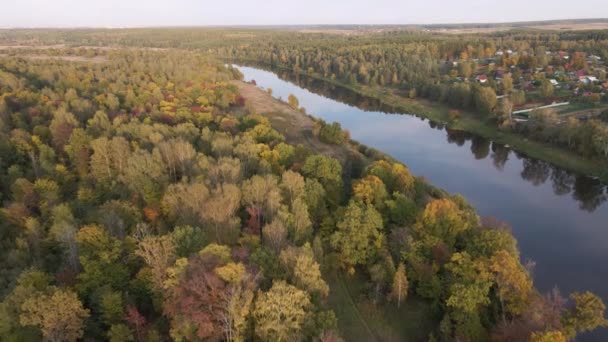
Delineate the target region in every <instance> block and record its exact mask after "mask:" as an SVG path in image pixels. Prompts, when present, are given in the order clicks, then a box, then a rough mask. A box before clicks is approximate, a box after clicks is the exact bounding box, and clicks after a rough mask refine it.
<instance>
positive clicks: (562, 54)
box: [557, 50, 570, 59]
mask: <svg viewBox="0 0 608 342" xmlns="http://www.w3.org/2000/svg"><path fill="white" fill-rule="evenodd" d="M557 55H558V56H560V57H561V58H563V59H569V58H570V56H569V55H568V53H567V52H566V51H563V50H561V51H559V52H558V53H557Z"/></svg>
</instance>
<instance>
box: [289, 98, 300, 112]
mask: <svg viewBox="0 0 608 342" xmlns="http://www.w3.org/2000/svg"><path fill="white" fill-rule="evenodd" d="M287 103H289V105H290V106H291V108H293V109H296V110H297V109H299V108H300V101H298V98H297V97H296V96H295V95H294V94H289V96H288V97H287Z"/></svg>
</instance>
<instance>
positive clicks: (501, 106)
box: [495, 98, 513, 125]
mask: <svg viewBox="0 0 608 342" xmlns="http://www.w3.org/2000/svg"><path fill="white" fill-rule="evenodd" d="M512 112H513V104H512V103H511V101H509V99H507V98H504V99H502V100H501V101H499V102H498V106H497V107H496V113H495V115H496V119H497V120H498V124H499V125H501V124H503V123H504V122H506V121H508V120H510V119H511V113H512Z"/></svg>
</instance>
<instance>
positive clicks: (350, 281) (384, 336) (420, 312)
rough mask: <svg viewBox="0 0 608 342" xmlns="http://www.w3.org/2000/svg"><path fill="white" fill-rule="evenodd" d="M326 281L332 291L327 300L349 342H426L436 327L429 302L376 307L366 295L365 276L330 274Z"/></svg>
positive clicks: (412, 301) (415, 301) (387, 304)
mask: <svg viewBox="0 0 608 342" xmlns="http://www.w3.org/2000/svg"><path fill="white" fill-rule="evenodd" d="M325 278H326V280H327V281H328V283H329V287H330V289H331V291H330V295H329V299H328V301H329V304H330V306H331V307H332V309H333V310H334V312H335V313H336V316H337V317H338V326H339V328H340V332H341V333H342V337H344V339H345V340H346V341H395V342H396V341H426V340H427V339H428V336H429V334H430V332H431V331H433V329H434V328H436V327H437V324H438V322H437V320H436V318H435V317H434V316H433V312H432V310H431V306H430V304H429V303H428V302H426V301H423V300H421V299H419V298H416V297H410V298H409V299H408V300H407V301H406V302H404V303H402V304H401V307H400V308H399V309H397V306H396V305H395V304H392V303H381V304H377V305H374V304H373V303H372V302H371V301H370V300H369V299H367V298H366V296H365V293H364V286H365V282H364V280H363V279H362V277H360V276H357V275H355V276H348V275H345V274H343V273H341V272H331V273H330V274H327V275H326V276H325Z"/></svg>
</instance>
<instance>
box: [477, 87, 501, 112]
mask: <svg viewBox="0 0 608 342" xmlns="http://www.w3.org/2000/svg"><path fill="white" fill-rule="evenodd" d="M496 102H497V100H496V92H494V89H492V88H490V87H481V88H478V90H477V91H476V92H475V107H476V108H477V110H478V111H479V112H480V113H482V114H487V115H489V114H491V113H492V111H493V110H494V107H496Z"/></svg>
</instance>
